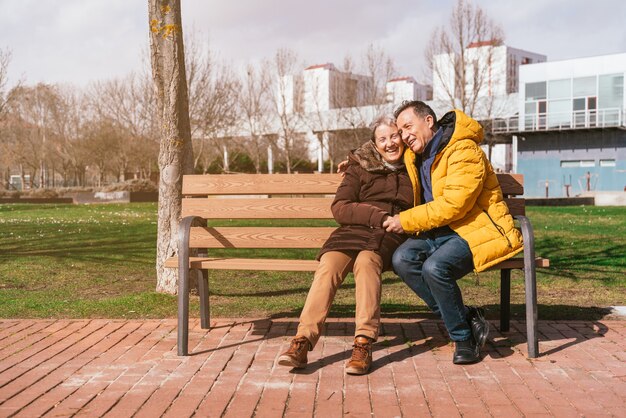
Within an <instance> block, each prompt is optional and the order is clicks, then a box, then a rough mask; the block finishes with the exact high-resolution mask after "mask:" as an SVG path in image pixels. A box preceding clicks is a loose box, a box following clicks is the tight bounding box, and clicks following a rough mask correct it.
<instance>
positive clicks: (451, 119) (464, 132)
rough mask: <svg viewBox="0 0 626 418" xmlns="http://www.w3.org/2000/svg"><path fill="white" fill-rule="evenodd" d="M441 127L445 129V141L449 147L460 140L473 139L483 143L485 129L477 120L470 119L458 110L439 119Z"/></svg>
mask: <svg viewBox="0 0 626 418" xmlns="http://www.w3.org/2000/svg"><path fill="white" fill-rule="evenodd" d="M439 126H441V127H442V128H443V136H444V138H446V139H447V138H449V140H447V141H446V140H444V142H447V145H451V144H454V143H455V142H456V141H458V140H460V139H471V140H472V141H474V142H476V143H477V144H480V143H481V142H482V141H483V137H484V134H483V127H482V126H480V123H478V122H477V121H476V120H475V119H472V118H470V117H469V116H467V115H466V114H465V113H463V112H462V111H460V110H458V109H456V110H453V111H451V112H448V113H446V114H445V115H443V116H442V117H441V119H439Z"/></svg>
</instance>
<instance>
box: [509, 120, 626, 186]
mask: <svg viewBox="0 0 626 418" xmlns="http://www.w3.org/2000/svg"><path fill="white" fill-rule="evenodd" d="M517 151H518V152H517V172H518V173H520V174H523V175H524V192H525V193H524V196H525V197H545V195H546V181H547V182H548V186H549V187H548V195H549V197H565V196H566V193H565V185H566V184H571V187H570V189H569V190H570V191H569V195H570V196H576V195H578V194H580V193H582V192H583V191H585V190H586V188H587V172H589V173H590V186H591V190H595V191H623V190H624V188H625V187H626V131H624V130H617V129H616V130H595V131H584V132H579V131H572V132H555V133H545V132H544V133H527V134H526V136H525V138H523V139H522V138H519V139H518V142H517ZM578 160H593V161H594V162H595V166H593V167H562V166H561V162H562V161H578ZM600 160H615V167H601V166H600ZM570 176H571V177H570ZM570 178H571V181H570Z"/></svg>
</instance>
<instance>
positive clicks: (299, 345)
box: [278, 336, 311, 369]
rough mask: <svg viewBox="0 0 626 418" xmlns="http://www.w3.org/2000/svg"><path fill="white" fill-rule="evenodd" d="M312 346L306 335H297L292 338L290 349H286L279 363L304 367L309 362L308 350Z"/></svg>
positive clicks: (297, 367) (279, 358)
mask: <svg viewBox="0 0 626 418" xmlns="http://www.w3.org/2000/svg"><path fill="white" fill-rule="evenodd" d="M310 347H311V343H310V342H309V340H307V338H306V337H298V336H296V337H295V338H294V339H293V340H291V344H290V345H289V350H287V351H285V352H284V353H283V354H281V355H280V357H278V364H280V365H281V366H289V367H293V368H296V369H303V368H305V367H306V364H307V362H308V360H307V352H308V351H309V348H310Z"/></svg>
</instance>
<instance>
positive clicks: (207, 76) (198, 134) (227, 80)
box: [185, 36, 240, 168]
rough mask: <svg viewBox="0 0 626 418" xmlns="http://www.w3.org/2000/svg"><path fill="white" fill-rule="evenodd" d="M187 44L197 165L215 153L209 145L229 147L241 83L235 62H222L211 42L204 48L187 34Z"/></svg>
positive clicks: (225, 163)
mask: <svg viewBox="0 0 626 418" xmlns="http://www.w3.org/2000/svg"><path fill="white" fill-rule="evenodd" d="M185 44H186V45H187V48H186V51H187V52H186V53H185V65H186V70H187V84H188V86H189V116H190V123H191V134H192V138H193V139H194V142H195V143H196V149H195V159H194V168H197V167H198V164H199V162H200V160H201V159H202V156H203V155H204V154H207V153H208V154H209V155H213V154H214V153H215V150H213V149H208V148H210V147H215V148H218V149H219V150H222V149H224V148H228V146H229V143H228V142H227V140H226V137H227V135H225V132H226V131H228V130H229V128H231V127H232V125H233V124H234V121H235V117H236V106H237V95H238V92H239V90H240V83H239V80H238V79H237V77H236V76H235V73H234V71H233V70H232V68H231V66H230V65H227V64H225V63H223V62H220V61H219V60H218V59H217V58H216V57H215V55H214V53H213V51H211V49H210V48H209V47H208V45H207V47H206V48H205V49H202V48H201V46H200V45H199V43H198V42H197V41H196V38H195V37H194V36H191V37H189V38H187V40H186V42H185ZM221 155H223V154H221ZM224 165H225V166H226V165H227V162H226V161H224Z"/></svg>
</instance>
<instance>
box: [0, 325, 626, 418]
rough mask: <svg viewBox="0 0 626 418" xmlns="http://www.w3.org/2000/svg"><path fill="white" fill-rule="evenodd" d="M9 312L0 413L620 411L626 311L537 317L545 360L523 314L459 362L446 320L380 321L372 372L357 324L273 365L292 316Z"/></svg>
mask: <svg viewBox="0 0 626 418" xmlns="http://www.w3.org/2000/svg"><path fill="white" fill-rule="evenodd" d="M212 325H213V328H212V329H211V330H210V331H206V330H202V329H201V328H200V326H199V323H198V321H197V320H196V321H195V322H193V323H192V324H191V325H190V343H189V346H190V348H191V350H192V352H193V355H191V356H189V357H178V356H177V355H176V321H175V320H173V319H168V320H162V321H160V320H147V321H118V320H104V319H98V320H49V321H46V320H43V321H42V320H0V417H9V416H21V417H38V416H46V417H65V416H74V415H77V416H85V417H95V416H98V417H99V416H107V417H116V418H118V417H131V416H136V417H155V416H167V417H187V416H192V415H194V414H195V415H196V416H201V417H204V416H225V417H247V416H258V417H276V416H285V417H292V416H293V417H300V416H319V417H341V416H376V417H399V416H428V415H432V416H445V417H448V416H476V417H479V416H480V417H483V416H507V417H509V416H624V414H625V411H626V321H595V322H591V321H589V322H587V321H556V322H555V321H541V322H540V325H539V334H540V345H539V348H540V352H541V353H542V355H541V356H540V357H539V358H538V359H534V360H529V359H527V358H526V354H527V351H526V343H525V337H524V324H523V323H517V322H514V323H512V326H511V332H509V333H506V334H500V333H499V332H498V331H497V330H496V327H495V325H497V324H493V325H494V327H492V333H491V335H490V338H489V342H488V343H487V346H486V348H485V350H484V359H483V361H482V362H480V363H478V364H474V365H469V366H455V365H453V364H452V362H451V357H452V351H453V347H452V345H451V344H449V343H448V340H447V338H446V335H445V332H444V331H443V327H442V324H441V322H439V321H435V320H429V319H413V320H406V319H384V320H383V330H382V335H381V337H380V339H379V342H378V343H376V344H375V345H374V349H375V351H374V362H373V369H372V371H371V373H370V374H369V375H367V376H350V375H346V374H345V373H344V371H343V365H344V363H345V361H346V360H347V358H348V357H349V356H350V349H351V342H352V336H351V335H352V333H353V331H354V326H353V323H352V321H351V320H348V319H331V320H329V322H328V325H327V329H326V333H325V336H324V337H323V338H321V339H320V342H319V344H318V346H317V347H316V348H315V350H314V351H312V352H310V353H309V354H310V356H309V365H308V367H307V368H306V369H305V370H303V371H292V370H289V369H288V368H285V367H281V366H278V365H277V364H276V358H277V356H278V355H279V354H280V353H281V352H282V351H284V350H285V349H286V348H287V347H288V345H289V339H290V338H291V337H292V336H293V335H294V333H295V329H296V325H297V324H296V321H295V319H293V318H287V319H275V320H269V319H236V320H234V319H233V320H230V319H219V320H214V321H213V323H212Z"/></svg>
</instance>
